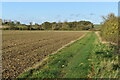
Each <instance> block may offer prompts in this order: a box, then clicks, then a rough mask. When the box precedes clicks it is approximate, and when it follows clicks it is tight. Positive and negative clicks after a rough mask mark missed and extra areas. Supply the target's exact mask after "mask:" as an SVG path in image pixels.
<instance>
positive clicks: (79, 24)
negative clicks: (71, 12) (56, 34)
mask: <svg viewBox="0 0 120 80" xmlns="http://www.w3.org/2000/svg"><path fill="white" fill-rule="evenodd" d="M1 21H2V20H1ZM1 23H2V25H3V26H9V27H6V28H3V29H4V30H91V29H92V28H93V27H94V25H93V23H91V22H90V21H74V22H58V23H57V22H44V23H42V24H38V23H35V24H33V23H32V22H30V23H29V25H26V24H21V22H19V21H11V20H3V21H2V22H1Z"/></svg>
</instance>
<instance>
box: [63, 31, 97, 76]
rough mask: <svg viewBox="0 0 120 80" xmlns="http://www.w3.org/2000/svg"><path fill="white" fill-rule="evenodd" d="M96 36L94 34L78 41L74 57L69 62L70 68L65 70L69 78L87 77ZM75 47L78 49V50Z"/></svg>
mask: <svg viewBox="0 0 120 80" xmlns="http://www.w3.org/2000/svg"><path fill="white" fill-rule="evenodd" d="M95 39H96V35H95V34H94V33H90V34H88V35H87V36H86V37H85V38H83V39H82V40H80V41H78V43H76V45H77V46H76V45H74V46H73V49H75V55H74V57H73V58H72V59H71V60H69V64H68V66H67V67H66V68H65V69H64V71H65V73H66V74H65V75H64V77H67V78H84V77H87V74H88V69H89V68H90V66H89V61H88V59H89V57H90V53H91V51H92V50H93V48H94V44H95ZM75 47H78V49H76V48H75Z"/></svg>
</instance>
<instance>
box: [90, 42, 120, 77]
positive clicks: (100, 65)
mask: <svg viewBox="0 0 120 80" xmlns="http://www.w3.org/2000/svg"><path fill="white" fill-rule="evenodd" d="M114 47H115V46H114V45H106V44H101V43H100V44H98V45H96V46H95V49H94V50H93V52H92V53H91V55H92V57H91V59H90V61H91V65H90V66H91V70H90V71H89V75H88V77H89V78H119V77H120V75H119V70H120V65H119V58H118V57H119V56H118V54H116V55H115V52H114V49H115V48H114Z"/></svg>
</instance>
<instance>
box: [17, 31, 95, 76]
mask: <svg viewBox="0 0 120 80" xmlns="http://www.w3.org/2000/svg"><path fill="white" fill-rule="evenodd" d="M96 38H97V36H96V34H95V33H94V32H89V33H88V34H87V35H86V36H85V37H84V38H82V39H81V40H78V41H76V42H75V43H73V44H71V45H69V46H67V47H66V48H64V49H62V50H61V51H59V52H58V53H57V54H54V55H50V56H49V59H48V61H47V64H46V65H45V66H43V67H42V68H37V69H33V70H32V71H30V72H26V73H24V74H23V75H21V76H19V77H20V78H86V77H87V75H88V70H89V69H90V66H89V65H90V62H89V58H90V57H91V55H90V53H91V51H92V49H93V48H94V45H95V41H96Z"/></svg>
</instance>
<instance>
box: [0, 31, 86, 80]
mask: <svg viewBox="0 0 120 80" xmlns="http://www.w3.org/2000/svg"><path fill="white" fill-rule="evenodd" d="M85 33H86V32H73V31H68V32H67V31H66V32H65V31H3V32H2V35H3V38H2V39H3V44H2V68H3V78H9V77H10V78H15V77H17V76H18V75H19V74H21V73H23V72H24V70H25V69H27V68H29V67H32V66H33V65H34V64H36V63H38V62H40V61H41V60H42V59H44V58H45V57H46V56H47V55H49V54H51V53H53V52H55V51H57V50H58V49H59V48H61V47H62V46H64V45H65V44H67V43H70V42H71V41H73V40H76V39H78V38H79V37H81V36H83V35H84V34H85Z"/></svg>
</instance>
